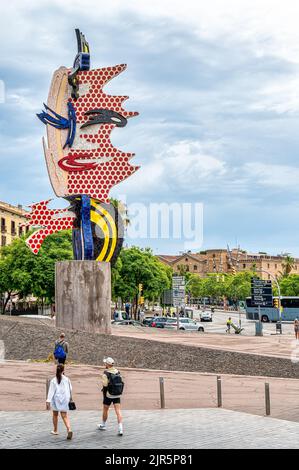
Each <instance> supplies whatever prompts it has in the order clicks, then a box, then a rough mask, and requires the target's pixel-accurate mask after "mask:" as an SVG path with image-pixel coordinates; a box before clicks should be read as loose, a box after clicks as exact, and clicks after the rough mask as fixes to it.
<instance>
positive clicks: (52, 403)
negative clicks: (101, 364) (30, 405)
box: [46, 364, 73, 440]
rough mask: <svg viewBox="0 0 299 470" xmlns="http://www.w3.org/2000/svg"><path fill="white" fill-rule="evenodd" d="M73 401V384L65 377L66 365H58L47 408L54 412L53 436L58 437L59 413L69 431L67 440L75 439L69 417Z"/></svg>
mask: <svg viewBox="0 0 299 470" xmlns="http://www.w3.org/2000/svg"><path fill="white" fill-rule="evenodd" d="M71 401H72V384H71V381H70V380H69V379H68V378H67V377H66V376H65V375H64V365H63V364H58V366H57V368H56V377H54V378H53V379H52V380H51V382H50V387H49V392H48V397H47V402H46V408H47V410H48V411H49V410H50V409H52V411H53V431H51V434H53V435H54V436H58V416H59V413H60V415H61V418H62V420H63V422H64V425H65V427H66V430H67V439H68V440H71V439H72V438H73V431H72V430H71V424H70V420H69V416H68V411H69V403H70V402H71Z"/></svg>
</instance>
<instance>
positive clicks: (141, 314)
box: [140, 310, 145, 323]
mask: <svg viewBox="0 0 299 470" xmlns="http://www.w3.org/2000/svg"><path fill="white" fill-rule="evenodd" d="M144 317H145V314H144V310H141V311H140V322H141V323H143V320H144Z"/></svg>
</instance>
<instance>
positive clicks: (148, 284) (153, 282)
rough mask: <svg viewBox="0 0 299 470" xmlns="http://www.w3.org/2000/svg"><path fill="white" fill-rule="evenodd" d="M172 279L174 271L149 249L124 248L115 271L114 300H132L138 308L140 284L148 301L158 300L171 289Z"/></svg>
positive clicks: (113, 278) (113, 277)
mask: <svg viewBox="0 0 299 470" xmlns="http://www.w3.org/2000/svg"><path fill="white" fill-rule="evenodd" d="M171 278H172V269H171V268H169V267H167V266H165V265H164V264H163V263H161V262H160V261H159V260H158V259H157V258H156V257H155V256H154V255H153V253H152V251H151V250H150V249H149V248H145V249H141V248H138V247H131V248H124V249H122V251H121V253H120V257H119V261H118V263H117V264H116V266H115V268H114V269H113V276H112V280H113V283H112V292H113V296H114V299H116V298H118V297H120V298H121V299H122V300H123V301H127V300H130V301H131V302H133V303H134V304H135V307H137V299H138V286H139V284H142V285H143V295H144V297H145V298H146V299H147V300H156V299H158V298H159V297H160V296H161V294H162V292H163V290H164V289H169V288H170V286H171Z"/></svg>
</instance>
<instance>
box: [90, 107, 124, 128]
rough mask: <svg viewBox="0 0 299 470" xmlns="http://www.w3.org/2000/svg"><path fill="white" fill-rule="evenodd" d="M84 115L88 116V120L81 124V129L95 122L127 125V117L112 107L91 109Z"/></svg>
mask: <svg viewBox="0 0 299 470" xmlns="http://www.w3.org/2000/svg"><path fill="white" fill-rule="evenodd" d="M84 116H87V117H88V121H87V122H85V123H84V124H83V125H82V126H81V129H84V128H86V127H89V126H94V125H95V124H115V125H116V127H125V126H126V125H127V119H126V118H125V117H124V116H122V115H121V114H119V113H117V112H116V111H112V110H111V109H91V110H90V111H87V112H86V113H85V114H84Z"/></svg>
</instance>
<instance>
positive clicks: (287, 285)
mask: <svg viewBox="0 0 299 470" xmlns="http://www.w3.org/2000/svg"><path fill="white" fill-rule="evenodd" d="M279 284H280V290H281V295H286V296H299V275H298V274H291V275H289V276H287V277H284V278H282V279H281V281H280V283H279ZM275 294H276V295H277V292H275Z"/></svg>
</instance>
